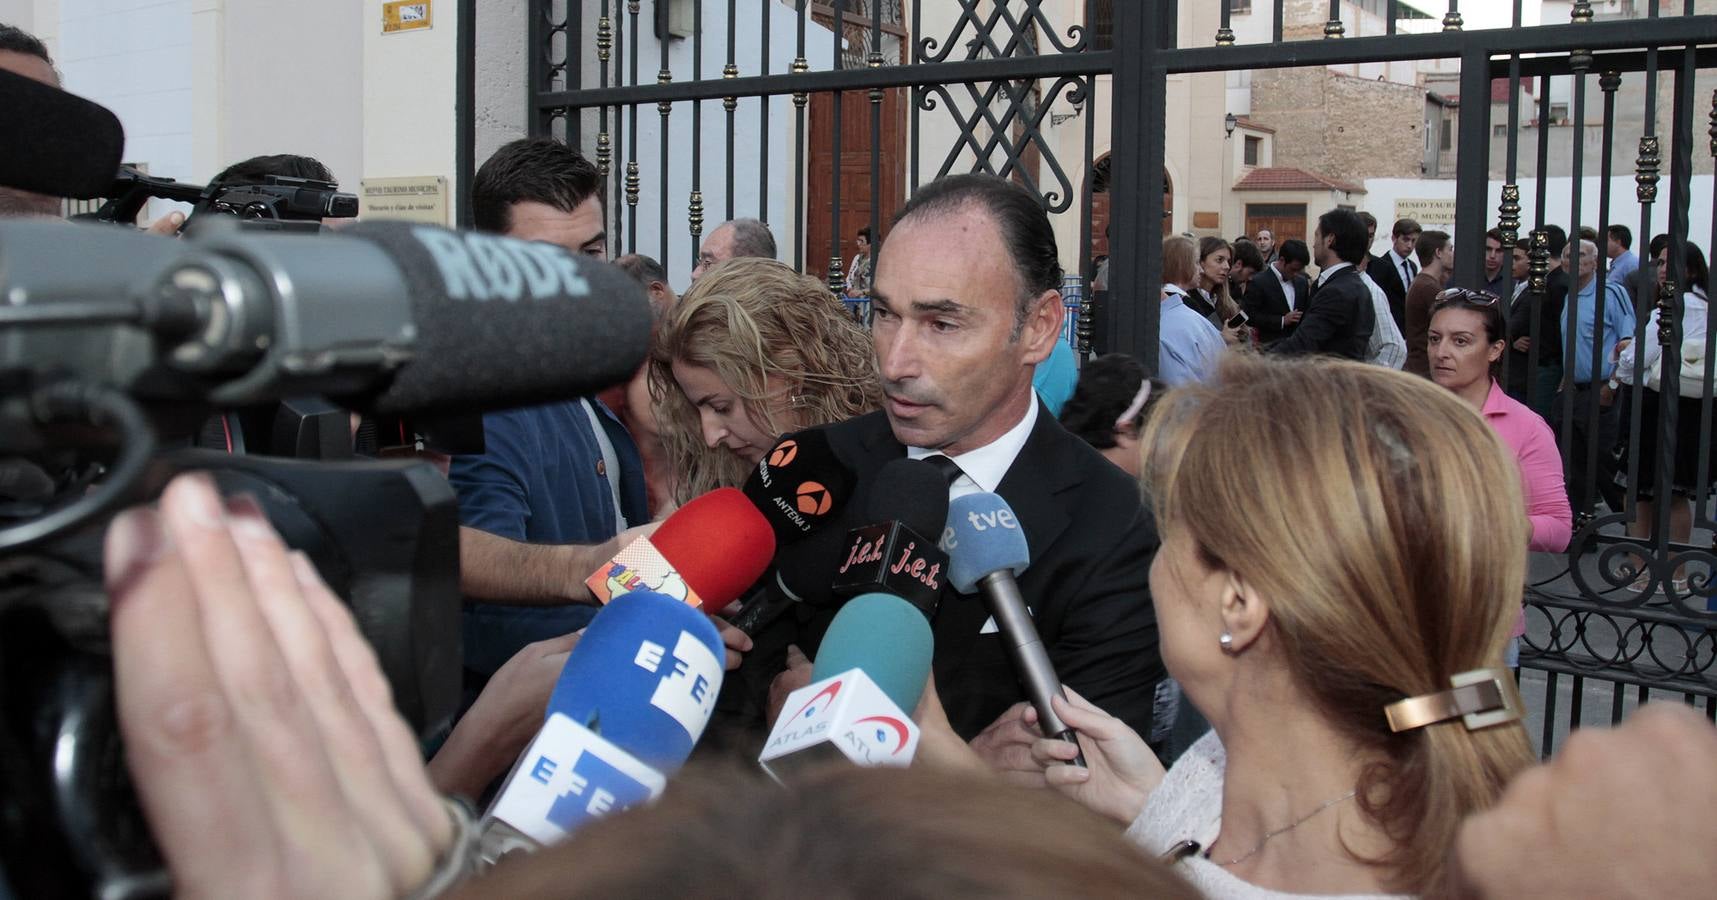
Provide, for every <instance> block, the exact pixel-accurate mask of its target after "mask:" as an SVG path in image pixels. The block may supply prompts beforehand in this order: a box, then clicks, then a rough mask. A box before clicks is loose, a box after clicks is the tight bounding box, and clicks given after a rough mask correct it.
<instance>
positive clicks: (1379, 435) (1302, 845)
mask: <svg viewBox="0 0 1717 900" xmlns="http://www.w3.org/2000/svg"><path fill="white" fill-rule="evenodd" d="M1261 409H1266V410H1270V411H1271V413H1272V414H1271V415H1269V416H1260V415H1258V410H1261ZM1142 443H1143V445H1144V447H1145V448H1146V450H1145V460H1144V473H1143V476H1142V478H1141V483H1142V484H1143V485H1144V486H1145V490H1146V493H1147V494H1148V495H1149V497H1150V500H1151V502H1152V504H1153V506H1154V510H1155V513H1156V519H1157V522H1158V525H1159V528H1160V529H1161V531H1162V537H1163V544H1162V549H1161V550H1160V551H1159V552H1158V554H1157V557H1156V560H1155V562H1154V563H1153V564H1152V567H1151V596H1152V601H1153V603H1154V604H1155V606H1156V611H1157V617H1158V625H1159V628H1160V629H1161V635H1162V655H1163V662H1164V664H1165V665H1166V666H1167V668H1168V671H1169V674H1170V675H1172V676H1174V677H1175V678H1176V680H1177V681H1179V682H1180V684H1181V685H1182V687H1183V688H1184V689H1185V691H1186V695H1187V697H1188V698H1189V699H1190V700H1191V701H1192V703H1193V704H1194V705H1195V706H1196V707H1197V708H1198V709H1199V710H1200V711H1201V712H1202V713H1204V715H1205V716H1206V717H1207V718H1208V719H1209V720H1210V722H1211V725H1212V727H1213V731H1212V733H1211V734H1208V735H1206V736H1205V737H1204V738H1203V739H1202V740H1200V741H1199V742H1198V743H1197V744H1195V745H1193V747H1192V748H1191V749H1190V750H1188V751H1187V753H1186V754H1185V755H1184V756H1182V757H1181V758H1180V759H1179V760H1177V761H1176V762H1175V764H1174V767H1173V768H1172V769H1171V770H1169V771H1168V772H1167V773H1165V772H1164V771H1163V768H1162V766H1161V764H1160V763H1158V762H1157V759H1156V756H1155V755H1154V754H1152V753H1151V751H1150V750H1149V749H1148V748H1147V747H1146V746H1145V743H1144V741H1143V740H1141V739H1140V738H1139V736H1138V735H1137V734H1135V733H1133V732H1132V731H1131V730H1130V729H1128V728H1127V727H1126V726H1125V725H1124V724H1122V723H1121V722H1120V721H1119V720H1117V719H1114V718H1112V717H1110V716H1108V715H1106V714H1105V713H1103V712H1101V711H1100V710H1098V709H1096V708H1095V707H1093V706H1092V705H1090V704H1089V703H1087V702H1084V701H1083V700H1081V699H1080V698H1078V697H1076V696H1072V695H1071V694H1070V696H1069V702H1065V703H1064V702H1061V701H1060V700H1059V699H1058V700H1057V701H1056V709H1057V710H1058V711H1060V712H1061V714H1062V716H1063V718H1064V719H1065V720H1066V721H1067V723H1068V724H1069V725H1071V726H1072V727H1074V728H1076V729H1077V730H1078V731H1079V733H1080V737H1079V744H1080V746H1081V747H1082V748H1083V750H1084V754H1085V758H1086V760H1087V761H1088V762H1089V768H1088V769H1080V768H1075V767H1073V766H1070V765H1066V764H1065V763H1066V762H1067V761H1069V760H1071V759H1072V757H1073V754H1074V751H1075V747H1074V746H1073V745H1072V744H1069V743H1065V742H1062V741H1056V740H1040V741H1036V742H1035V743H1033V744H1032V746H1031V753H1032V756H1033V758H1034V759H1035V761H1036V762H1037V763H1038V764H1039V765H1041V766H1043V767H1045V769H1044V777H1045V779H1046V780H1047V781H1048V783H1050V784H1051V785H1054V786H1056V787H1058V788H1060V789H1061V790H1063V791H1065V792H1067V793H1069V794H1071V795H1072V796H1074V797H1076V798H1078V799H1080V800H1081V801H1083V802H1085V803H1087V804H1088V805H1090V806H1091V807H1092V808H1094V809H1097V810H1098V811H1101V812H1104V813H1107V814H1108V815H1110V816H1112V817H1114V818H1115V819H1117V820H1119V821H1122V822H1128V823H1131V828H1130V830H1129V834H1130V835H1131V836H1132V837H1133V838H1134V839H1135V840H1136V841H1138V842H1140V843H1141V844H1143V845H1144V846H1145V848H1146V849H1147V850H1149V851H1151V852H1153V853H1158V854H1164V855H1165V856H1166V857H1168V858H1171V859H1174V860H1175V861H1176V862H1177V863H1178V864H1179V865H1177V869H1178V870H1179V871H1180V872H1181V874H1182V875H1183V876H1185V877H1187V878H1188V879H1189V880H1191V881H1192V882H1193V884H1194V886H1195V887H1198V888H1199V889H1200V890H1202V891H1204V892H1205V894H1206V896H1209V897H1235V898H1239V897H1267V896H1275V892H1291V893H1295V894H1310V895H1324V896H1334V895H1348V894H1384V893H1398V894H1430V895H1437V894H1440V893H1442V892H1443V889H1444V888H1445V887H1446V886H1447V874H1446V859H1447V856H1448V852H1449V849H1450V846H1451V843H1452V842H1453V840H1454V838H1455V834H1456V830H1457V828H1458V826H1459V823H1460V821H1461V819H1462V818H1463V817H1465V816H1467V815H1469V814H1471V813H1473V812H1476V811H1479V810H1482V809H1485V808H1487V807H1489V806H1490V805H1491V804H1493V803H1494V802H1495V801H1496V800H1497V798H1498V796H1499V795H1500V794H1501V791H1502V788H1503V785H1504V784H1505V783H1506V782H1507V781H1508V779H1509V778H1510V777H1511V776H1512V775H1514V774H1515V773H1516V772H1518V771H1519V770H1521V769H1522V768H1524V767H1526V766H1527V765H1529V764H1530V763H1531V762H1532V752H1531V747H1530V745H1529V744H1528V741H1527V737H1526V733H1525V730H1524V729H1523V728H1522V726H1521V725H1520V724H1519V721H1518V718H1519V694H1518V692H1517V691H1516V690H1515V686H1514V682H1513V679H1512V676H1511V675H1510V673H1509V672H1508V671H1507V670H1506V669H1503V668H1502V656H1503V650H1504V647H1505V646H1506V644H1507V643H1508V640H1509V633H1510V630H1511V626H1512V625H1513V624H1514V620H1515V616H1516V615H1517V613H1518V610H1519V605H1520V598H1521V592H1522V585H1523V584H1524V580H1525V565H1526V542H1527V536H1528V532H1529V526H1528V524H1527V522H1526V519H1525V517H1523V516H1522V515H1521V514H1520V510H1521V509H1522V508H1523V501H1522V499H1521V488H1520V475H1519V473H1518V472H1517V471H1516V470H1515V466H1514V461H1513V459H1512V457H1511V455H1510V453H1509V452H1508V450H1507V449H1506V448H1505V447H1504V446H1503V445H1502V443H1501V441H1499V439H1498V438H1497V436H1496V434H1495V433H1494V432H1493V431H1492V430H1491V429H1490V428H1489V427H1487V426H1486V424H1485V422H1484V420H1483V419H1482V418H1480V417H1479V415H1478V414H1477V413H1476V412H1475V411H1474V410H1472V409H1471V408H1470V407H1469V406H1467V405H1466V404H1465V403H1463V402H1462V401H1461V400H1460V399H1459V398H1457V397H1455V396H1454V395H1453V394H1451V393H1450V392H1448V391H1446V390H1444V389H1442V388H1439V387H1437V386H1435V385H1433V384H1430V383H1429V382H1427V381H1425V380H1423V379H1419V378H1414V377H1411V376H1407V375H1402V374H1400V373H1397V372H1393V371H1387V370H1383V369H1380V368H1378V367H1376V366H1368V365H1363V364H1356V363H1345V362H1330V361H1292V362H1270V361H1264V360H1259V359H1257V358H1254V357H1251V356H1247V355H1240V356H1230V357H1229V358H1228V359H1227V360H1226V361H1225V362H1224V364H1223V366H1222V367H1221V369H1220V370H1219V372H1218V375H1217V377H1216V378H1215V379H1214V380H1213V381H1212V382H1210V383H1208V384H1202V385H1191V386H1188V387H1184V388H1181V389H1180V390H1177V391H1172V392H1170V393H1169V394H1168V396H1166V397H1164V398H1163V401H1162V403H1161V404H1160V405H1159V406H1158V408H1157V410H1156V411H1155V413H1154V414H1153V416H1152V418H1151V420H1150V422H1149V423H1148V424H1147V427H1146V433H1145V436H1144V439H1143V441H1142ZM1260 458H1262V459H1269V460H1272V461H1273V463H1274V465H1272V466H1269V467H1260V466H1258V465H1257V464H1256V461H1257V460H1258V459H1260ZM1283 471H1286V472H1291V473H1293V477H1292V478H1281V477H1279V473H1280V472H1283ZM1307 523H1316V527H1307ZM1019 716H1020V719H1021V721H1022V722H1024V723H1028V724H1029V723H1033V722H1035V715H1034V714H1032V713H1031V712H1030V711H1029V708H1024V709H1021V711H1020V712H1019ZM926 743H927V744H930V745H931V746H942V745H941V743H940V742H933V741H928V740H927V741H926Z"/></svg>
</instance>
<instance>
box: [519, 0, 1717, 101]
mask: <svg viewBox="0 0 1717 900" xmlns="http://www.w3.org/2000/svg"><path fill="white" fill-rule="evenodd" d="M802 6H803V4H801V7H802ZM1690 18H1691V20H1689V17H1676V18H1673V19H1659V20H1627V21H1618V22H1606V23H1605V24H1604V27H1603V28H1585V27H1583V26H1578V25H1538V26H1533V27H1531V28H1522V29H1519V30H1508V29H1486V30H1481V31H1459V32H1434V33H1430V34H1403V35H1396V36H1393V37H1390V36H1383V35H1378V36H1372V37H1359V38H1343V39H1342V40H1339V41H1289V42H1286V43H1282V44H1236V45H1234V46H1231V47H1186V48H1170V49H1159V50H1155V51H1154V53H1155V54H1156V58H1157V64H1158V65H1160V66H1161V67H1162V68H1163V69H1165V70H1166V71H1168V72H1170V73H1173V74H1191V73H1196V72H1218V71H1227V70H1232V69H1266V68H1289V67H1313V66H1327V65H1344V64H1351V63H1369V62H1407V61H1411V60H1419V59H1444V58H1451V57H1459V56H1461V55H1462V54H1463V53H1465V52H1467V51H1469V50H1473V49H1481V50H1483V51H1484V52H1485V53H1486V54H1487V55H1497V54H1510V53H1520V54H1530V53H1567V52H1569V51H1570V50H1575V49H1584V50H1588V51H1593V52H1596V51H1598V50H1605V49H1626V48H1637V47H1642V46H1649V45H1650V44H1652V43H1658V44H1664V43H1671V42H1685V41H1686V36H1687V34H1688V32H1689V31H1697V30H1698V29H1704V31H1703V32H1700V33H1717V16H1712V15H1702V16H1693V17H1690ZM1115 63H1116V59H1115V52H1114V51H1112V50H1098V51H1089V52H1083V53H1051V54H1038V55H1031V56H1022V57H1017V58H1009V59H973V60H959V61H954V62H940V63H936V62H925V63H918V64H914V65H912V66H883V67H880V68H877V69H868V68H866V69H844V70H839V71H836V70H828V71H821V72H805V73H803V74H798V75H793V74H787V75H754V76H748V77H744V78H737V79H734V80H733V81H731V82H728V83H723V82H722V81H720V80H712V81H707V82H683V83H679V84H674V85H671V86H668V87H664V86H662V85H637V86H617V87H608V88H589V89H585V90H583V91H578V92H573V91H548V92H543V93H540V94H539V95H538V96H537V99H536V103H537V105H539V106H545V107H547V106H566V107H590V106H600V105H603V104H610V105H614V104H626V103H648V102H652V101H657V100H660V99H662V98H663V97H664V96H666V97H667V98H668V99H672V100H696V99H703V100H710V99H719V98H721V97H723V96H727V95H729V94H732V95H735V96H742V97H752V96H762V95H773V94H792V93H800V92H805V91H814V92H824V91H831V90H835V89H838V88H847V89H858V88H873V87H882V88H889V87H909V86H911V85H928V84H958V83H968V82H979V83H981V82H989V81H996V80H999V79H1006V78H1015V79H1019V78H1043V77H1054V76H1057V75H1067V76H1073V75H1103V74H1109V73H1110V72H1112V71H1113V70H1114V69H1115V68H1116V65H1115ZM1523 65H1525V66H1526V70H1527V71H1532V66H1533V65H1534V63H1533V61H1532V60H1531V59H1528V60H1526V61H1524V63H1523Z"/></svg>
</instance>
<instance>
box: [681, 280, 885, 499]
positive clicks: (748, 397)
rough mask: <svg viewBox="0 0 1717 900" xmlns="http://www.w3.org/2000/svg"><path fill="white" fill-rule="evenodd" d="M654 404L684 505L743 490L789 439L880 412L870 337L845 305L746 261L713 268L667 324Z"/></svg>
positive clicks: (819, 286)
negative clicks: (717, 492) (715, 493)
mask: <svg viewBox="0 0 1717 900" xmlns="http://www.w3.org/2000/svg"><path fill="white" fill-rule="evenodd" d="M650 396H651V398H652V399H653V400H654V401H655V409H656V417H657V421H658V422H659V423H660V427H661V435H662V447H663V450H664V451H665V454H666V457H667V465H668V470H669V471H670V472H672V473H673V477H674V498H673V499H674V501H675V502H676V503H684V502H686V501H687V500H690V499H691V498H693V497H696V496H698V495H699V494H702V493H705V492H707V491H711V490H714V489H715V488H718V487H734V486H737V485H740V484H742V483H744V481H745V479H746V477H747V476H749V474H750V472H751V468H752V467H753V466H755V465H757V463H758V461H759V460H761V459H762V458H763V455H764V454H765V453H767V452H769V448H770V447H772V446H774V444H775V441H776V439H777V438H779V437H780V436H781V435H782V434H785V433H787V432H790V431H797V430H799V429H801V428H808V427H810V426H812V425H822V424H826V423H829V422H839V421H842V420H844V419H850V418H852V417H853V416H857V415H862V414H864V413H867V412H870V411H872V410H875V409H877V408H878V407H880V406H881V405H882V387H881V382H880V381H879V379H878V378H877V375H876V362H875V354H874V353H873V352H872V348H871V342H870V338H869V336H868V335H866V334H865V332H864V329H863V328H861V327H859V326H858V325H856V324H854V322H853V320H852V319H851V318H850V317H849V316H848V315H847V313H846V309H845V307H844V306H843V305H842V304H841V302H840V301H839V300H837V299H835V297H834V295H833V294H831V293H829V289H828V288H827V287H825V286H824V285H823V283H822V282H820V281H818V280H817V279H815V278H812V277H810V276H808V275H800V274H798V273H796V272H794V271H793V270H792V268H790V267H788V266H786V265H783V264H781V263H778V262H776V261H774V260H770V259H756V258H750V257H742V258H738V259H732V260H728V261H726V262H723V263H721V264H719V265H717V266H715V267H714V268H712V269H710V270H709V271H708V272H706V273H705V274H704V275H703V277H702V278H699V279H698V280H697V282H696V283H695V284H693V285H692V289H691V290H690V291H687V292H686V295H685V296H684V297H682V298H680V302H679V303H678V305H676V306H675V307H674V308H673V309H672V310H670V311H669V312H668V314H667V315H666V316H665V317H664V319H663V320H662V324H661V328H660V330H659V331H658V333H657V335H656V340H655V343H654V345H653V346H652V349H651V352H650Z"/></svg>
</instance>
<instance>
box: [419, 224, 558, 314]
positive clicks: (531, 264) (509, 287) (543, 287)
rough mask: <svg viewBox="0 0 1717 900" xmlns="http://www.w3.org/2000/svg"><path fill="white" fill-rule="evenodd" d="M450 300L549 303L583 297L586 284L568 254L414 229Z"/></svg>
mask: <svg viewBox="0 0 1717 900" xmlns="http://www.w3.org/2000/svg"><path fill="white" fill-rule="evenodd" d="M411 234H412V236H413V237H415V238H417V241H418V243H420V244H422V245H423V247H424V249H426V250H428V251H429V255H430V258H431V259H434V260H435V265H436V268H437V269H439V270H440V272H441V280H442V283H443V284H445V285H446V287H447V296H448V297H450V298H452V299H454V300H479V301H488V300H506V301H508V302H516V301H519V300H524V299H527V298H529V299H532V300H547V299H549V298H552V297H558V296H561V295H571V296H574V297H585V296H589V294H590V282H589V281H588V280H587V279H586V278H585V277H584V276H583V275H581V274H579V271H578V269H579V263H578V261H577V260H575V259H574V258H573V256H572V254H570V253H568V252H566V251H565V250H562V249H561V248H559V247H555V246H553V245H550V244H543V243H538V242H534V241H528V242H527V241H515V240H509V239H507V238H501V237H495V236H494V235H488V234H478V233H475V232H453V231H442V230H440V229H436V228H413V229H412V230H411Z"/></svg>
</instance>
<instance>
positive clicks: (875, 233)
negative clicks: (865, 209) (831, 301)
mask: <svg viewBox="0 0 1717 900" xmlns="http://www.w3.org/2000/svg"><path fill="white" fill-rule="evenodd" d="M882 3H883V0H870V53H868V54H867V55H866V56H865V64H866V65H867V66H868V67H870V68H872V69H880V68H882V64H883V58H882ZM882 101H883V89H882V88H872V89H871V92H870V222H869V225H870V247H869V249H868V250H866V253H868V254H869V256H870V258H869V259H868V260H866V263H867V264H868V265H869V266H870V278H871V279H873V280H874V279H875V278H876V245H877V243H878V242H880V241H881V240H882ZM867 295H868V288H867Z"/></svg>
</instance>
